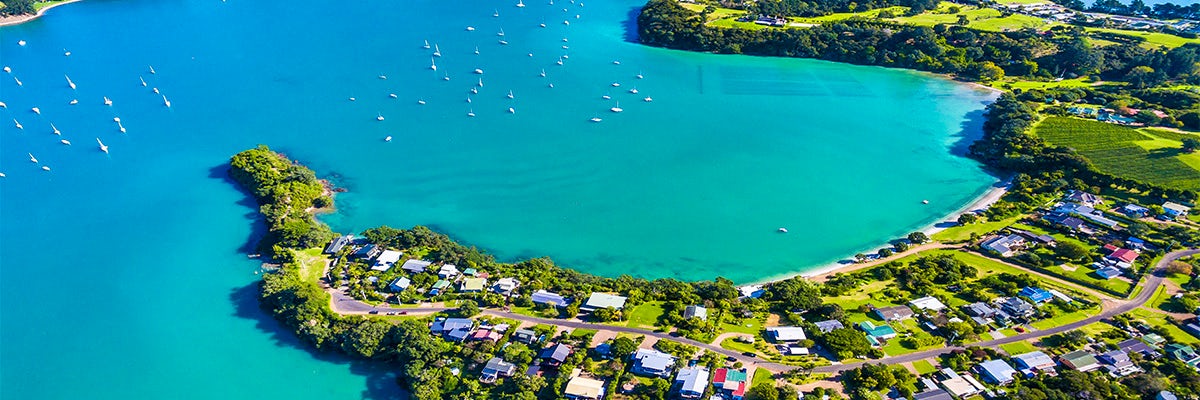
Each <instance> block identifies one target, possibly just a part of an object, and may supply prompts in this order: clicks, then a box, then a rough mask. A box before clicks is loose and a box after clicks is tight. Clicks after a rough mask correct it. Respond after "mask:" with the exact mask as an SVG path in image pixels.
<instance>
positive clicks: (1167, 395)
mask: <svg viewBox="0 0 1200 400" xmlns="http://www.w3.org/2000/svg"><path fill="white" fill-rule="evenodd" d="M1154 400H1179V397H1177V396H1175V393H1171V392H1168V391H1166V390H1162V391H1159V392H1158V394H1157V395H1154Z"/></svg>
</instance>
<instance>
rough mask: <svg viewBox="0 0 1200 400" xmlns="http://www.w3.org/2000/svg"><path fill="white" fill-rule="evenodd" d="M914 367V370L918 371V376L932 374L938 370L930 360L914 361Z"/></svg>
mask: <svg viewBox="0 0 1200 400" xmlns="http://www.w3.org/2000/svg"><path fill="white" fill-rule="evenodd" d="M912 365H913V369H915V370H917V375H925V374H932V373H934V372H937V370H938V368H937V367H935V366H933V363H931V362H929V360H917V361H913V363H912Z"/></svg>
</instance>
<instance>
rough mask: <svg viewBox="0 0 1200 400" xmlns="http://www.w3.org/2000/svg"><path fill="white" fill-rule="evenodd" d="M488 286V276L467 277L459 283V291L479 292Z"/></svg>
mask: <svg viewBox="0 0 1200 400" xmlns="http://www.w3.org/2000/svg"><path fill="white" fill-rule="evenodd" d="M484 286H487V278H466V279H463V280H462V282H459V283H458V291H460V292H463V293H478V292H482V291H483V287H484Z"/></svg>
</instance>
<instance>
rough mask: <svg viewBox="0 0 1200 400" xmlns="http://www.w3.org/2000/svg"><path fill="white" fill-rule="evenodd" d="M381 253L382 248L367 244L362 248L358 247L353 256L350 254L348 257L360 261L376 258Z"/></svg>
mask: <svg viewBox="0 0 1200 400" xmlns="http://www.w3.org/2000/svg"><path fill="white" fill-rule="evenodd" d="M382 252H383V248H382V247H379V246H376V245H375V244H374V243H371V244H367V245H365V246H363V247H360V248H359V249H358V250H357V251H355V252H354V254H351V255H350V256H351V257H353V258H357V259H360V260H370V259H373V258H375V257H378V256H379V253H382Z"/></svg>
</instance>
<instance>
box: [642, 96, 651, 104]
mask: <svg viewBox="0 0 1200 400" xmlns="http://www.w3.org/2000/svg"><path fill="white" fill-rule="evenodd" d="M642 101H645V102H647V103H649V102H652V101H654V99H653V98H650V96H646V98H644V99H642Z"/></svg>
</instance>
